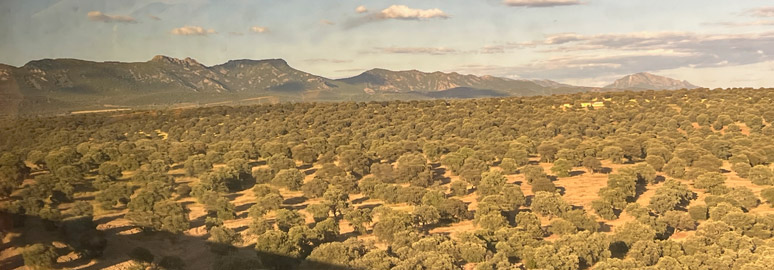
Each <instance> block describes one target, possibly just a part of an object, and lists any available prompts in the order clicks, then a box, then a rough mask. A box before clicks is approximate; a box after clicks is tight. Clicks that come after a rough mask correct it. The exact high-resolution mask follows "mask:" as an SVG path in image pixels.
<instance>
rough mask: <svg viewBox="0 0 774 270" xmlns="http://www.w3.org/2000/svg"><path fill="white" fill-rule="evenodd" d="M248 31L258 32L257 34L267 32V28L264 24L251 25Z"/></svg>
mask: <svg viewBox="0 0 774 270" xmlns="http://www.w3.org/2000/svg"><path fill="white" fill-rule="evenodd" d="M250 32H253V33H259V34H260V33H268V32H269V28H266V27H264V26H253V27H250Z"/></svg>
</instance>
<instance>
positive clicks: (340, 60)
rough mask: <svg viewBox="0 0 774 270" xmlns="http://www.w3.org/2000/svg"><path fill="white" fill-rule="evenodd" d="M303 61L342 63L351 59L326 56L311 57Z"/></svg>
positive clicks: (311, 62) (349, 61)
mask: <svg viewBox="0 0 774 270" xmlns="http://www.w3.org/2000/svg"><path fill="white" fill-rule="evenodd" d="M304 62H307V63H310V64H317V63H331V64H343V63H351V62H352V60H344V59H328V58H311V59H306V60H304Z"/></svg>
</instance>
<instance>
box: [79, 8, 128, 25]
mask: <svg viewBox="0 0 774 270" xmlns="http://www.w3.org/2000/svg"><path fill="white" fill-rule="evenodd" d="M86 17H88V18H89V20H92V21H95V22H104V23H110V22H118V23H136V22H137V20H135V19H134V18H132V17H129V16H123V15H108V14H105V13H102V12H101V11H91V12H89V13H88V14H86Z"/></svg>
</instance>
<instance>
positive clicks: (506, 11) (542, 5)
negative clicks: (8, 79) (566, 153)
mask: <svg viewBox="0 0 774 270" xmlns="http://www.w3.org/2000/svg"><path fill="white" fill-rule="evenodd" d="M0 37H1V38H0V63H4V64H9V65H13V66H22V65H24V64H25V63H27V62H29V61H32V60H38V59H43V58H78V59H85V60H92V61H125V62H142V61H148V60H150V59H151V58H152V57H153V56H155V55H167V56H171V57H177V58H185V57H191V58H194V59H196V60H198V61H199V62H201V63H203V64H205V65H217V64H221V63H224V62H226V61H228V60H232V59H268V58H282V59H285V60H286V61H287V62H288V63H289V64H290V65H291V66H292V67H294V68H297V69H300V70H303V71H306V72H310V73H313V74H316V75H321V76H325V77H329V78H343V77H349V76H354V75H357V74H359V73H361V72H363V71H365V70H368V69H371V68H386V69H391V70H409V69H416V70H421V71H426V72H433V71H444V72H459V73H463V74H476V75H492V76H500V77H507V78H512V79H551V80H555V81H558V82H562V83H568V84H575V85H584V86H604V85H606V84H609V83H611V82H612V81H614V80H615V79H617V78H620V77H622V76H624V75H627V74H631V73H636V72H651V73H654V74H657V75H662V76H668V77H672V78H675V79H680V80H687V81H689V82H691V83H693V84H696V85H699V86H702V87H708V88H716V87H721V88H726V87H772V86H774V76H772V75H774V1H762V0H737V1H732V0H725V1H719V0H696V1H694V0H679V1H676V0H647V1H640V0H421V1H416V0H415V1H397V0H336V1H333V0H330V1H324V0H276V1H269V0H186V1H183V0H0Z"/></svg>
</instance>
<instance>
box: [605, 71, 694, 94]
mask: <svg viewBox="0 0 774 270" xmlns="http://www.w3.org/2000/svg"><path fill="white" fill-rule="evenodd" d="M605 88H612V89H629V90H677V89H694V88H700V87H699V86H696V85H693V84H691V83H689V82H687V81H680V80H675V79H672V78H667V77H663V76H658V75H654V74H650V73H647V72H640V73H635V74H631V75H626V76H624V77H623V78H620V79H618V80H616V81H615V82H613V83H612V84H609V85H607V86H605Z"/></svg>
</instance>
